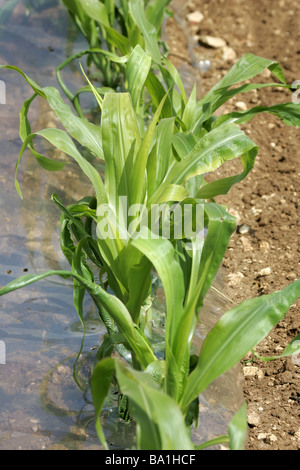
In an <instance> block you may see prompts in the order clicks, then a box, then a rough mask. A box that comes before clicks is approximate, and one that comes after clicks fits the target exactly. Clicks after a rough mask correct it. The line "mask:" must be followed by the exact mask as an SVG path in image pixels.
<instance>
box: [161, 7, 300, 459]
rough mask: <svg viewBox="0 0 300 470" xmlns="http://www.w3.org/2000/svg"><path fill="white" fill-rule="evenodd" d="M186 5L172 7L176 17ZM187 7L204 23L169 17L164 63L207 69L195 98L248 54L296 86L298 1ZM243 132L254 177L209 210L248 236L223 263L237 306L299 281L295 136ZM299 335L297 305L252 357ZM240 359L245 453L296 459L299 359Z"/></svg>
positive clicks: (268, 125) (265, 96) (243, 101)
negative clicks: (214, 40) (223, 214)
mask: <svg viewBox="0 0 300 470" xmlns="http://www.w3.org/2000/svg"><path fill="white" fill-rule="evenodd" d="M185 3H186V2H183V1H181V2H179V1H177V2H175V11H176V8H177V11H178V5H179V8H180V7H183V5H184V4H185ZM187 3H188V5H187V7H186V8H185V11H184V17H185V16H186V15H187V14H188V13H191V12H194V11H200V12H201V13H202V14H203V19H202V21H201V22H200V23H192V22H190V21H187V23H183V24H182V23H180V22H178V21H177V20H176V16H175V18H172V19H170V20H169V21H168V26H167V31H168V43H169V46H170V53H171V58H172V60H173V61H174V63H175V64H176V66H177V67H178V68H179V70H185V72H186V73H188V68H189V67H191V66H192V65H195V64H196V63H197V61H199V59H202V60H205V59H209V60H210V61H211V68H210V70H209V71H207V72H205V73H200V72H198V77H197V81H198V84H199V86H198V94H199V96H203V94H204V93H205V92H206V91H208V90H209V89H210V88H211V87H212V86H213V85H214V84H215V83H217V82H218V81H219V80H220V78H221V77H222V76H223V75H224V74H225V73H226V72H227V70H229V68H230V67H231V66H232V65H233V63H234V62H235V61H236V60H237V59H239V58H240V57H241V56H243V55H244V54H246V53H248V52H251V53H253V54H256V55H259V56H261V57H266V58H269V59H274V60H277V61H279V62H280V64H281V65H282V68H283V70H284V73H285V76H286V79H287V82H288V83H293V82H294V81H295V80H300V63H299V57H300V56H299V54H300V41H299V39H300V30H299V12H300V4H299V2H298V1H296V0H274V1H272V2H270V1H269V0H253V1H252V2H248V3H247V2H244V1H241V0H226V2H225V1H222V0H209V1H208V0H207V1H204V0H194V1H193V2H187ZM173 5H174V3H173ZM173 8H174V6H173ZM187 32H188V34H187ZM199 35H210V36H214V37H218V38H222V39H223V40H225V42H226V46H227V49H225V50H224V48H217V49H209V48H207V47H204V46H203V45H201V44H200V43H199V41H198V39H197V37H196V38H195V36H199ZM193 38H194V39H193ZM188 48H190V50H192V58H190V56H189V55H188V54H187V49H188ZM228 48H230V49H228ZM225 51H226V52H227V54H225V55H224V52H225ZM193 62H194V64H193ZM258 78H259V81H258ZM258 78H257V79H256V82H265V81H271V78H270V76H269V74H268V73H264V74H262V75H261V76H260V77H258ZM290 101H291V95H290V94H287V93H286V92H285V91H283V92H279V91H278V90H277V91H276V90H275V89H264V90H263V91H258V92H251V93H248V94H244V95H242V96H238V97H236V98H235V99H233V100H230V101H229V102H228V103H226V105H225V106H223V108H222V110H220V112H225V113H226V112H230V111H233V110H240V109H243V108H244V107H247V108H249V107H253V106H256V105H260V104H261V105H267V106H270V105H273V104H277V103H283V102H290ZM299 106H300V104H299ZM243 130H244V131H245V132H246V133H247V134H248V135H249V136H250V137H251V139H252V140H253V141H254V142H256V143H257V144H258V146H259V154H258V157H257V160H256V164H255V167H254V169H253V171H252V172H251V174H250V175H249V176H248V177H247V178H246V180H244V181H243V182H241V183H240V184H238V185H237V186H236V187H234V188H232V189H231V190H230V192H229V193H228V194H227V195H226V196H223V197H219V198H217V202H222V203H225V204H226V205H227V206H228V209H229V211H230V212H231V213H232V214H233V215H235V216H236V217H237V219H238V226H242V225H246V226H247V227H246V228H245V227H244V228H245V231H244V233H239V230H237V231H236V232H235V234H234V235H233V237H232V239H231V241H230V244H229V247H228V250H227V253H226V255H225V258H224V261H223V268H224V271H225V277H226V280H227V282H226V286H225V287H224V292H225V293H226V295H228V296H229V297H230V298H231V300H232V301H233V302H235V303H240V302H241V301H243V300H246V299H248V298H251V297H254V296H258V295H261V294H268V293H271V292H273V291H276V290H279V289H282V288H283V287H284V286H286V285H288V284H289V283H290V282H292V281H293V280H295V279H297V278H299V277H300V248H299V237H300V220H299V207H298V205H299V194H300V168H299V156H300V155H299V137H300V133H299V129H298V128H294V127H289V126H287V125H286V124H284V123H283V122H281V121H280V120H279V119H278V118H276V117H274V116H272V115H270V114H261V115H259V116H257V117H255V118H254V119H252V120H251V121H250V122H249V123H247V125H244V126H243ZM238 165H239V162H230V166H226V167H224V168H222V169H221V170H220V172H221V171H222V174H223V175H232V174H237V173H238V172H239V171H238V170H239V166H238ZM299 333H300V302H299V301H298V302H297V303H296V304H295V305H293V306H292V308H291V309H290V311H289V313H288V314H287V315H286V316H285V318H284V319H283V320H282V321H281V322H280V323H279V324H278V325H277V326H276V327H275V328H274V329H273V330H272V331H271V332H270V333H269V335H268V336H267V337H266V338H265V340H264V341H262V342H261V344H259V345H258V346H257V347H256V348H255V350H256V352H257V353H258V354H259V355H262V356H274V355H278V354H280V353H281V352H282V351H283V349H284V348H285V347H286V346H287V344H288V343H289V342H290V341H291V340H292V339H293V338H294V337H295V336H296V335H297V334H299ZM248 359H250V360H251V359H253V355H252V354H250V355H249V356H248V357H246V358H245V361H243V362H242V367H243V370H244V375H245V378H244V396H245V399H246V401H247V403H248V424H249V433H248V440H247V444H246V449H247V450H300V359H299V357H295V356H293V357H291V358H285V359H278V360H276V361H274V362H263V361H260V360H255V362H247V360H248Z"/></svg>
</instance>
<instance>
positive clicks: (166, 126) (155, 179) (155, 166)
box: [147, 118, 175, 197]
mask: <svg viewBox="0 0 300 470" xmlns="http://www.w3.org/2000/svg"><path fill="white" fill-rule="evenodd" d="M174 125H175V123H174V118H170V119H161V120H160V122H159V123H158V125H157V126H156V129H155V133H154V137H153V141H154V142H155V144H154V145H153V147H152V150H151V152H150V154H149V156H148V162H147V184H148V197H151V196H152V194H153V193H154V192H155V191H156V189H157V188H158V186H159V185H160V184H161V183H162V182H163V180H164V178H165V176H166V175H167V173H168V171H169V168H170V166H171V165H172V163H174V158H173V154H172V148H171V145H170V142H171V141H172V138H173V135H174V131H175V128H174Z"/></svg>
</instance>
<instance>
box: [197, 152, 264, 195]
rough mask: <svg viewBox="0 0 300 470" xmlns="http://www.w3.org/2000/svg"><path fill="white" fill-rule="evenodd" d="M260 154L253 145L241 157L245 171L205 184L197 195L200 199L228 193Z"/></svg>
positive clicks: (250, 168)
mask: <svg viewBox="0 0 300 470" xmlns="http://www.w3.org/2000/svg"><path fill="white" fill-rule="evenodd" d="M257 154H258V147H257V146H253V148H251V149H250V150H249V151H248V152H245V153H244V155H242V157H241V162H242V165H243V167H244V171H243V172H242V173H240V174H238V175H234V176H229V177H227V178H220V179H218V180H216V181H212V182H211V183H207V184H205V185H204V186H203V187H201V188H200V189H199V191H197V194H196V197H197V198H199V199H213V198H214V197H216V196H219V195H220V194H227V193H228V191H229V190H230V189H231V188H232V186H233V185H235V184H237V183H240V182H241V181H242V180H243V179H245V178H246V176H247V175H248V174H249V173H250V171H251V170H252V168H253V166H254V163H255V159H256V156H257Z"/></svg>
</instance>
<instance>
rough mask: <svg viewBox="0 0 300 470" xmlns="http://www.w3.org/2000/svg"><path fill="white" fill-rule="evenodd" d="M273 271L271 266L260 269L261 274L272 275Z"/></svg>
mask: <svg viewBox="0 0 300 470" xmlns="http://www.w3.org/2000/svg"><path fill="white" fill-rule="evenodd" d="M271 273H272V269H271V268H263V269H261V270H260V271H259V273H258V274H259V276H270V274H271Z"/></svg>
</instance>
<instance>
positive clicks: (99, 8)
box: [79, 0, 110, 27]
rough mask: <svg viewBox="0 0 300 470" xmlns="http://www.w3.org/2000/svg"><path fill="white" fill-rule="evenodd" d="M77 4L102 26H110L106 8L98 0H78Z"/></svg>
mask: <svg viewBox="0 0 300 470" xmlns="http://www.w3.org/2000/svg"><path fill="white" fill-rule="evenodd" d="M79 4H80V5H81V6H82V8H83V9H84V11H85V12H86V14H87V15H88V16H89V17H90V18H92V19H93V20H95V21H97V22H98V23H102V24H103V25H104V26H108V27H109V26H110V23H109V20H108V15H107V10H106V8H105V5H104V4H103V3H102V2H99V1H98V0H79Z"/></svg>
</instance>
